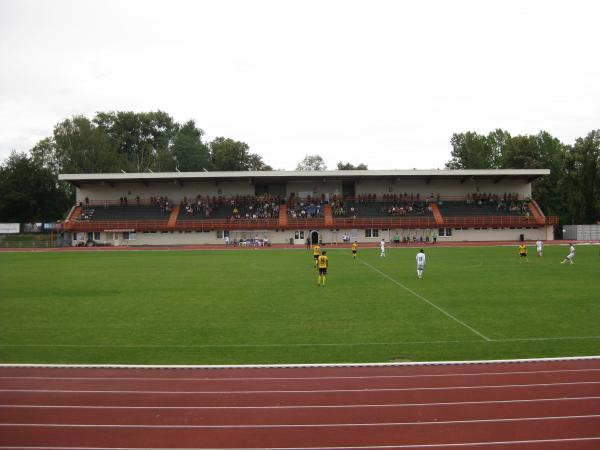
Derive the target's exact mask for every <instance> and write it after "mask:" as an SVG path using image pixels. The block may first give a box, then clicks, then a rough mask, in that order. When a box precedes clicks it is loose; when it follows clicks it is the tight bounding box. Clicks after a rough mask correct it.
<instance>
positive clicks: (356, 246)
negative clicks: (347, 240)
mask: <svg viewBox="0 0 600 450" xmlns="http://www.w3.org/2000/svg"><path fill="white" fill-rule="evenodd" d="M357 248H358V244H357V243H356V242H355V243H354V244H352V251H353V252H355V251H356V249H357Z"/></svg>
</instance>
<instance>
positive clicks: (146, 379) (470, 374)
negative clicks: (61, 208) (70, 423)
mask: <svg viewBox="0 0 600 450" xmlns="http://www.w3.org/2000/svg"><path fill="white" fill-rule="evenodd" d="M581 372H600V369H595V368H589V369H559V370H520V371H512V372H478V373H433V374H422V375H372V376H327V377H231V378H208V377H198V378H193V377H175V378H161V377H53V376H49V377H41V376H10V377H9V376H0V379H2V380H67V381H68V380H73V381H75V380H77V381H81V380H91V381H100V380H116V381H169V382H172V381H249V380H258V381H277V380H282V381H290V380H302V381H306V380H317V381H318V380H371V379H397V378H401V379H406V378H419V379H422V378H446V377H480V376H494V375H528V374H535V375H537V374H543V373H547V374H555V373H581Z"/></svg>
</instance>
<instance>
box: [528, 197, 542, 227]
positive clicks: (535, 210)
mask: <svg viewBox="0 0 600 450" xmlns="http://www.w3.org/2000/svg"><path fill="white" fill-rule="evenodd" d="M529 209H530V210H531V214H532V215H533V218H534V219H535V221H536V222H537V224H538V225H545V224H546V216H545V215H544V213H543V212H542V210H541V208H540V205H538V203H537V202H536V201H535V200H531V201H530V202H529Z"/></svg>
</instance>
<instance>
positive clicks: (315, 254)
mask: <svg viewBox="0 0 600 450" xmlns="http://www.w3.org/2000/svg"><path fill="white" fill-rule="evenodd" d="M319 256H321V246H320V245H319V244H315V245H314V246H313V258H314V259H315V267H317V259H319Z"/></svg>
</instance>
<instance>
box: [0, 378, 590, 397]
mask: <svg viewBox="0 0 600 450" xmlns="http://www.w3.org/2000/svg"><path fill="white" fill-rule="evenodd" d="M590 384H600V381H571V382H564V383H531V384H500V385H479V386H436V387H427V386H425V387H415V388H374V389H373V388H366V389H298V390H265V389H261V390H240V391H236V390H229V391H176V390H173V391H154V390H130V389H100V390H97V389H0V393H2V392H11V393H16V392H19V393H20V392H34V393H44V394H48V393H59V394H153V395H157V394H164V395H193V394H198V395H211V394H215V395H229V394H234V395H238V394H240V395H253V394H313V393H320V394H323V393H327V392H330V393H348V392H359V393H367V392H406V391H448V390H458V389H461V390H462V389H464V390H467V389H506V388H516V387H540V386H546V387H547V386H575V385H590Z"/></svg>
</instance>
